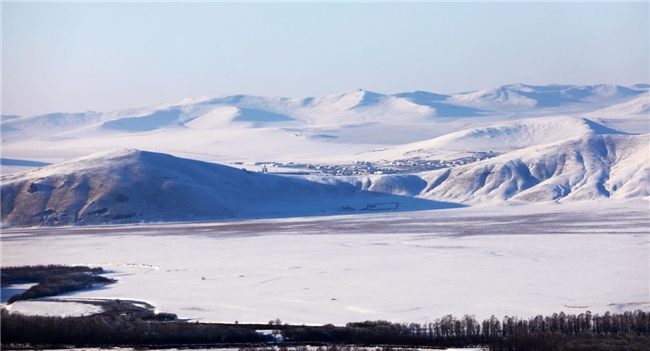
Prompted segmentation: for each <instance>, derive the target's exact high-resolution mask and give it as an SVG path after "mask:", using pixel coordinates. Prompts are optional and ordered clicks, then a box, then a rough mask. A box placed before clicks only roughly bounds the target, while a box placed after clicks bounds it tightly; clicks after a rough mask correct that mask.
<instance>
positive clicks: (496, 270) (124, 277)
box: [2, 200, 650, 324]
mask: <svg viewBox="0 0 650 351" xmlns="http://www.w3.org/2000/svg"><path fill="white" fill-rule="evenodd" d="M647 208H648V203H647V201H645V200H636V201H625V202H621V201H616V202H612V203H610V204H609V205H608V206H603V205H602V204H598V203H584V204H581V205H570V206H569V205H529V206H514V207H513V206H500V207H492V206H490V207H479V208H466V209H448V210H437V211H425V212H410V213H399V214H396V213H391V214H388V213H384V214H373V215H354V216H344V217H311V218H293V219H278V220H258V221H237V222H219V223H203V224H183V223H179V224H169V225H158V226H156V225H141V226H140V225H138V226H105V227H74V228H47V229H45V228H43V229H14V230H6V231H3V233H2V244H3V247H2V250H3V256H2V264H3V265H24V264H45V263H60V264H92V265H101V266H102V267H104V268H105V269H106V270H109V271H111V273H110V274H108V276H110V277H113V278H117V279H119V282H118V283H116V284H112V285H108V286H106V287H105V288H103V289H101V290H89V291H83V292H79V293H75V294H73V295H72V296H71V297H73V298H75V299H77V298H119V299H135V300H144V301H147V302H149V303H151V304H153V305H154V306H156V308H157V309H158V310H160V311H165V312H173V313H177V314H178V315H179V317H181V318H189V319H192V320H200V321H223V322H234V321H240V322H266V321H268V320H272V319H275V318H280V319H281V320H282V321H283V322H289V323H308V324H323V323H330V322H331V323H335V324H345V323H347V322H350V321H362V320H376V319H387V320H391V321H399V322H428V321H433V320H435V318H438V317H441V316H443V315H445V314H448V313H452V314H455V315H463V314H475V315H476V316H477V317H478V318H486V317H489V316H490V315H492V314H494V315H496V316H499V317H502V316H503V315H511V316H512V315H517V316H521V317H529V316H534V315H536V314H546V313H552V312H560V311H565V312H567V313H569V312H571V313H580V312H584V311H586V310H591V311H592V312H594V313H595V312H604V311H607V310H609V311H621V310H630V309H632V310H634V309H638V308H641V309H646V310H647V309H650V297H649V292H648V289H649V284H650V281H649V266H648V262H649V250H648V248H649V243H650V232H649V229H648V228H650V222H649V219H648V215H647V214H648V212H647ZM25 304H27V305H29V303H28V302H26V303H25ZM21 308H22V307H21V306H16V307H15V308H14V310H15V311H20V310H21ZM47 310H48V309H47V308H46V307H44V309H43V312H46V311H47Z"/></svg>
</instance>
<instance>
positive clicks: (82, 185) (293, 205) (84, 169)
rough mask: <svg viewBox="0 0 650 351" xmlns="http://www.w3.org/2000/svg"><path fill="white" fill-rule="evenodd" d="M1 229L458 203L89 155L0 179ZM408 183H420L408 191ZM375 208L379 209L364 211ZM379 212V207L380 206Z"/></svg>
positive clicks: (360, 185) (402, 188)
mask: <svg viewBox="0 0 650 351" xmlns="http://www.w3.org/2000/svg"><path fill="white" fill-rule="evenodd" d="M1 179H2V190H1V195H2V224H3V225H4V226H30V225H69V224H103V223H134V222H135V223H137V222H158V221H162V222H167V221H199V220H219V219H233V218H256V217H287V216H301V215H329V214H340V213H341V211H346V210H350V209H355V210H356V209H359V210H361V209H363V208H365V209H367V210H368V211H372V210H373V209H378V210H380V209H384V207H386V209H388V208H390V209H391V210H417V209H435V208H444V207H450V206H451V207H458V205H453V204H444V203H439V202H434V201H429V200H424V199H413V198H411V197H410V196H411V195H412V193H416V194H417V193H418V192H419V191H420V190H421V189H422V188H424V186H425V185H426V184H424V182H423V181H421V180H420V179H419V178H417V177H412V176H403V177H401V180H400V181H398V182H395V183H394V184H392V187H391V188H390V189H387V188H386V186H385V184H383V185H382V182H381V181H380V182H378V184H376V185H375V184H373V180H366V181H355V180H351V179H337V178H322V179H318V178H312V179H305V178H301V177H292V176H288V177H287V176H278V175H271V174H262V173H257V172H250V171H246V170H243V169H236V168H232V167H227V166H223V165H218V164H211V163H206V162H200V161H194V160H188V159H180V158H176V157H173V156H170V155H165V154H158V153H151V152H143V151H137V150H126V151H118V152H107V153H100V154H93V155H90V156H87V157H81V158H78V159H74V160H70V161H66V162H63V163H60V164H56V165H51V166H47V167H44V168H40V169H36V170H33V171H28V172H24V173H17V174H11V175H3V176H2V178H1ZM414 179H415V180H416V182H415V183H417V181H420V182H421V184H416V185H415V187H416V188H415V189H414V184H413V183H414ZM384 203H390V205H386V206H384V205H379V207H378V208H375V207H372V206H370V207H368V205H374V204H384ZM382 206H384V207H382Z"/></svg>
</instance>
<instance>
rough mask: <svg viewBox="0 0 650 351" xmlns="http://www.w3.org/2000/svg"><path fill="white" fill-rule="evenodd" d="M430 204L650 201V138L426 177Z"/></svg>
mask: <svg viewBox="0 0 650 351" xmlns="http://www.w3.org/2000/svg"><path fill="white" fill-rule="evenodd" d="M423 179H425V180H426V181H427V184H428V185H427V188H426V189H425V190H424V191H423V192H422V194H421V196H422V197H424V198H427V199H434V200H443V199H444V200H445V201H453V202H458V203H466V204H476V203H483V202H503V201H506V200H509V201H525V202H546V201H561V202H572V201H581V200H603V199H607V198H619V199H621V198H632V197H647V196H649V195H650V135H648V134H645V135H588V136H584V137H578V138H574V139H569V140H565V141H559V142H555V143H551V144H545V145H539V146H533V147H530V148H526V149H522V150H517V151H513V152H511V153H508V154H504V155H501V156H499V157H495V158H492V159H488V160H484V161H480V162H476V163H473V164H469V165H465V166H460V167H456V168H451V169H444V170H438V171H433V172H428V173H425V174H423Z"/></svg>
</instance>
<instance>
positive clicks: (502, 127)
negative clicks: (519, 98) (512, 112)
mask: <svg viewBox="0 0 650 351" xmlns="http://www.w3.org/2000/svg"><path fill="white" fill-rule="evenodd" d="M592 134H621V132H620V131H617V130H613V129H611V128H609V127H606V126H604V125H602V124H599V123H597V122H594V121H592V120H589V119H586V118H575V117H566V116H558V117H545V118H534V119H523V120H516V121H511V122H499V123H491V124H485V125H483V126H479V127H475V128H470V129H466V130H461V131H458V132H454V133H449V134H446V135H444V136H441V137H438V138H434V139H431V140H425V141H421V142H416V143H411V144H405V145H400V146H395V147H390V148H385V149H382V150H378V151H371V152H366V153H361V154H357V155H353V156H352V157H353V158H354V159H356V160H362V161H378V160H401V159H415V158H417V159H420V160H426V159H438V160H447V159H457V158H460V157H466V156H469V155H471V154H473V153H476V152H490V153H506V152H510V151H513V150H518V149H523V148H526V147H530V146H534V145H540V144H547V143H551V142H556V141H560V140H565V139H570V138H574V137H579V136H586V135H592Z"/></svg>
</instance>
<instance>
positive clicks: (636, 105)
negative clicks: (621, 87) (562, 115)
mask: <svg viewBox="0 0 650 351" xmlns="http://www.w3.org/2000/svg"><path fill="white" fill-rule="evenodd" d="M649 115H650V92H647V93H644V94H641V95H639V97H637V98H635V99H633V100H630V101H627V102H624V103H620V104H617V105H613V106H609V107H606V108H603V109H600V110H596V111H592V112H589V113H587V114H585V116H590V117H608V118H625V117H630V116H646V117H647V116H649Z"/></svg>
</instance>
